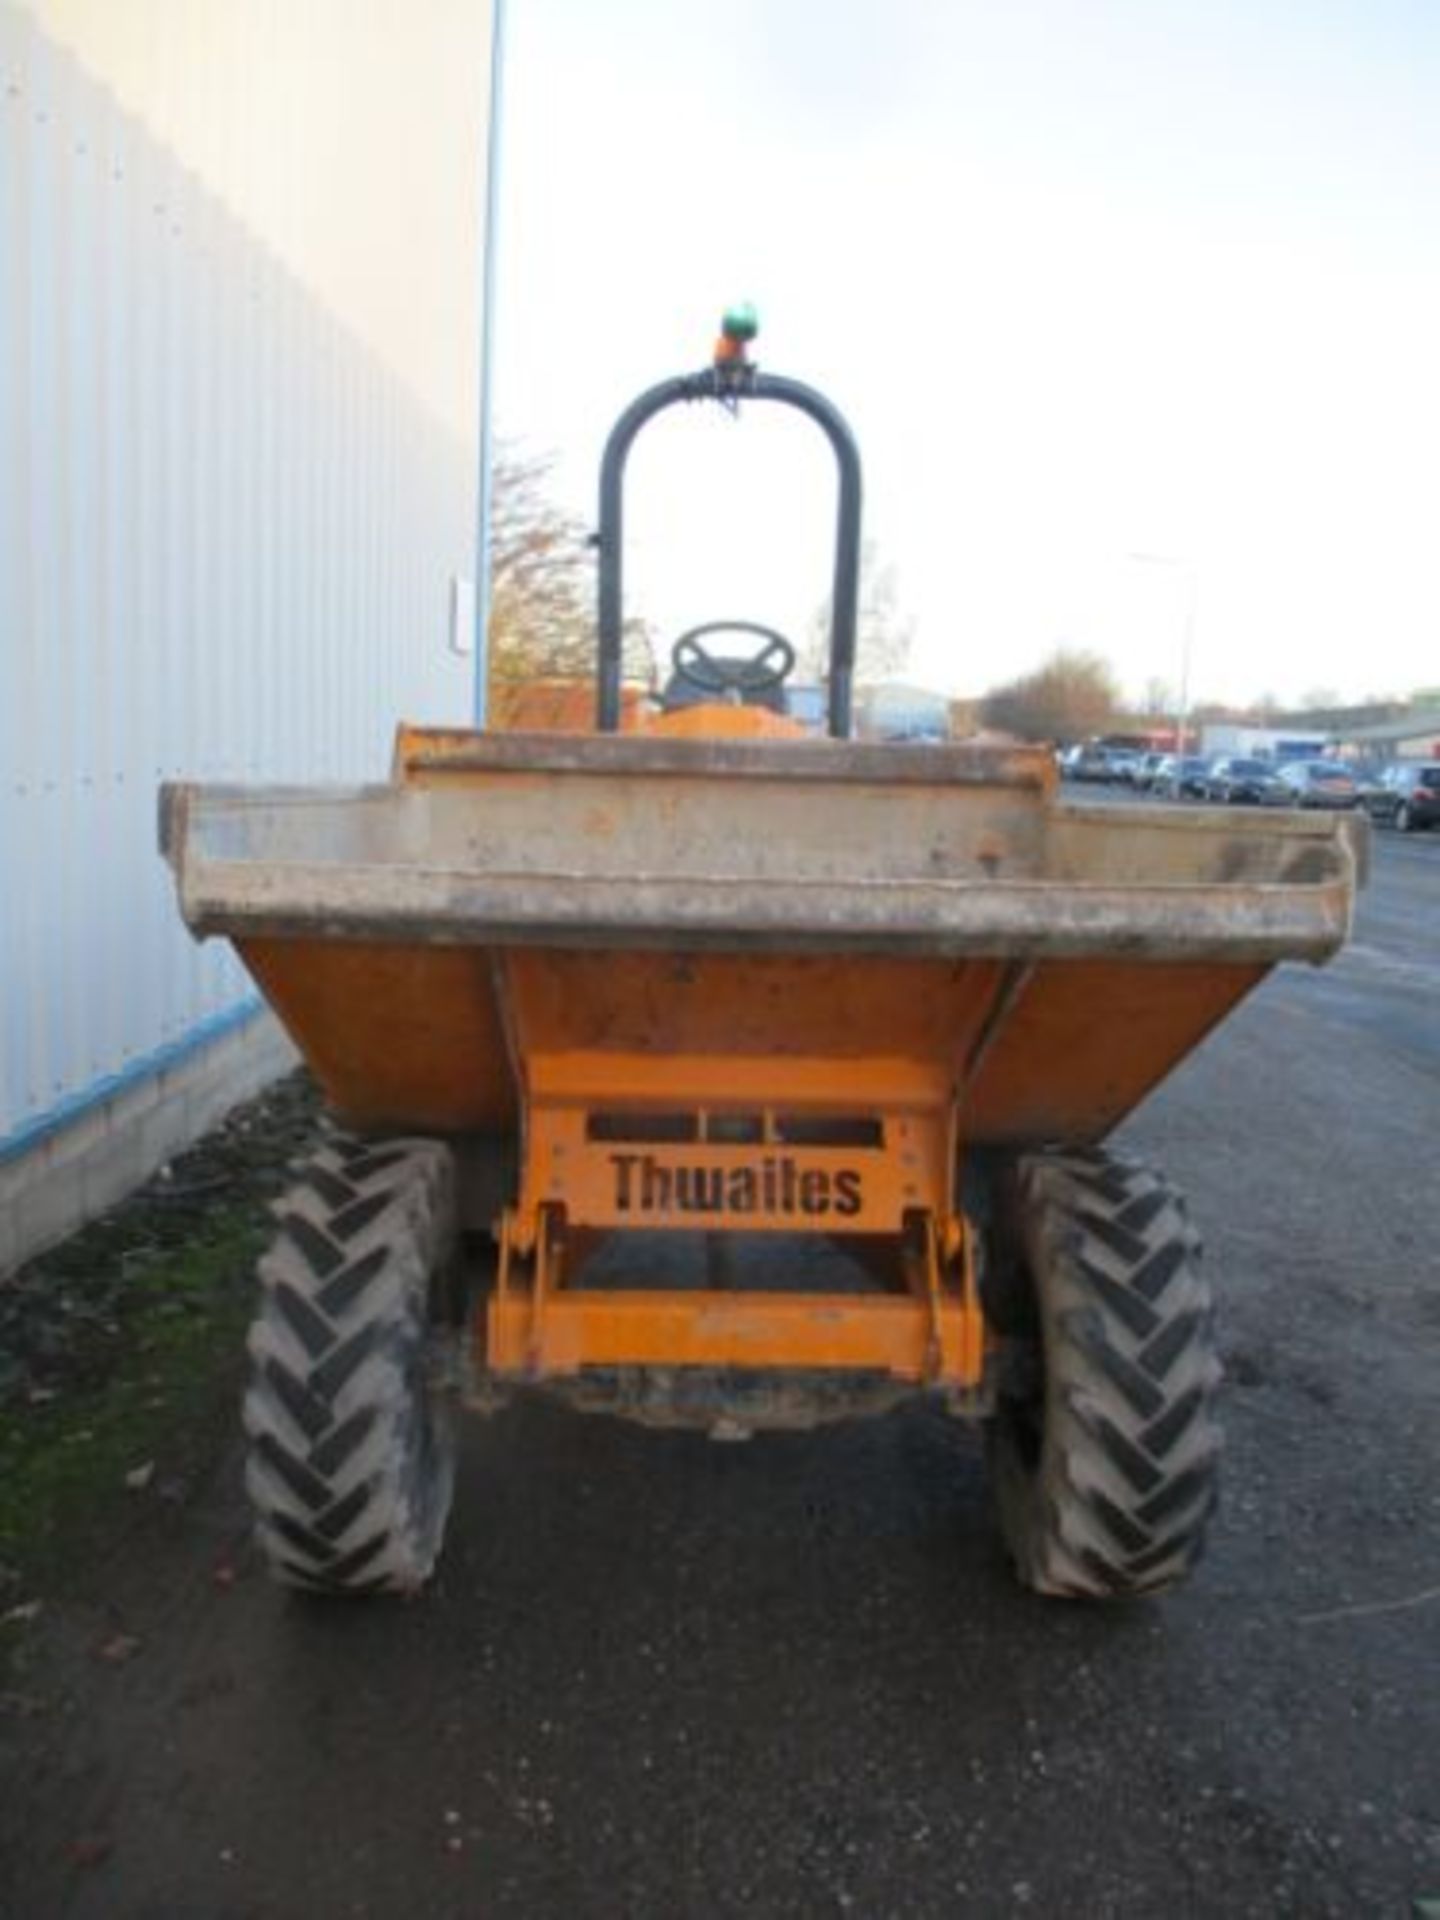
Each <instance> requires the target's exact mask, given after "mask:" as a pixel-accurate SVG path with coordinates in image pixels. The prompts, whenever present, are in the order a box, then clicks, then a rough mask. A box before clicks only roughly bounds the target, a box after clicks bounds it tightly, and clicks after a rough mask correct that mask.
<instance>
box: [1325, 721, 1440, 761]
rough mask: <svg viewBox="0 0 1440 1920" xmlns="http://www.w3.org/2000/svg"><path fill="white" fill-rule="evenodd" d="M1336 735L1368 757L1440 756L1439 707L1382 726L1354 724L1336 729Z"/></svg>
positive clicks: (1377, 758) (1360, 755) (1348, 745)
mask: <svg viewBox="0 0 1440 1920" xmlns="http://www.w3.org/2000/svg"><path fill="white" fill-rule="evenodd" d="M1336 738H1337V740H1340V741H1342V742H1343V744H1344V745H1345V746H1346V747H1348V748H1349V749H1350V750H1351V751H1352V752H1353V753H1355V754H1356V755H1357V756H1358V757H1360V758H1363V759H1366V760H1440V708H1435V709H1431V710H1427V711H1424V712H1417V713H1409V714H1406V715H1405V716H1404V717H1403V718H1402V719H1398V720H1391V721H1389V722H1388V723H1387V724H1386V725H1383V726H1375V727H1353V728H1350V729H1348V730H1346V731H1341V732H1337V734H1336Z"/></svg>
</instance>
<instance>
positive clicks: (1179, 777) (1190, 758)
mask: <svg viewBox="0 0 1440 1920" xmlns="http://www.w3.org/2000/svg"><path fill="white" fill-rule="evenodd" d="M1209 778H1210V762H1209V760H1208V759H1207V758H1206V757H1205V756H1204V755H1203V754H1198V753H1186V754H1171V755H1170V756H1169V758H1168V759H1167V760H1166V762H1165V765H1164V766H1163V767H1162V768H1161V770H1160V772H1159V773H1158V774H1156V776H1155V792H1156V793H1163V794H1165V795H1167V796H1168V797H1169V798H1170V799H1171V800H1203V799H1204V798H1205V782H1206V781H1207V780H1208V779H1209Z"/></svg>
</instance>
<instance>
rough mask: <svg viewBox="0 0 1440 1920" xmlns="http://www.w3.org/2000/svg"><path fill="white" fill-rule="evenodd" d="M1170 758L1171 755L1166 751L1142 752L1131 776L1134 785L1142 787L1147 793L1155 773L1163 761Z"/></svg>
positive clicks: (1153, 781) (1151, 785)
mask: <svg viewBox="0 0 1440 1920" xmlns="http://www.w3.org/2000/svg"><path fill="white" fill-rule="evenodd" d="M1172 758H1173V755H1171V754H1168V753H1142V754H1141V756H1140V764H1139V766H1138V767H1136V769H1135V772H1134V775H1133V776H1132V777H1133V783H1134V785H1135V786H1137V787H1141V788H1143V789H1144V790H1145V791H1146V792H1147V793H1148V792H1149V790H1150V788H1151V787H1153V786H1154V784H1155V776H1156V774H1157V773H1158V772H1159V771H1160V769H1161V767H1162V766H1163V765H1164V764H1165V762H1166V761H1167V760H1169V759H1172Z"/></svg>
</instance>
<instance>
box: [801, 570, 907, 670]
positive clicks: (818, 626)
mask: <svg viewBox="0 0 1440 1920" xmlns="http://www.w3.org/2000/svg"><path fill="white" fill-rule="evenodd" d="M830 606H831V602H830V600H829V598H828V596H827V598H826V599H825V600H824V601H823V602H822V603H821V605H820V606H818V607H817V608H816V609H815V611H814V613H813V614H812V615H811V617H810V630H809V632H808V633H807V634H806V636H805V639H804V640H803V641H802V642H801V645H800V648H799V655H800V666H799V672H800V677H801V678H802V679H805V680H824V679H825V678H826V677H827V676H828V674H829V672H830ZM914 638H915V623H914V621H913V620H911V619H910V618H909V617H908V616H907V615H906V614H904V613H902V612H901V610H900V592H899V587H898V585H897V583H896V577H895V569H894V567H893V566H890V565H887V564H882V563H881V562H880V560H879V558H878V556H877V553H876V549H875V543H874V541H872V540H865V541H863V542H862V543H861V548H860V606H859V618H858V620H857V623H856V635H855V678H856V679H857V680H888V679H890V678H891V677H892V676H894V675H895V674H898V673H902V672H903V671H904V669H905V664H906V662H907V661H908V660H909V658H910V646H911V643H912V641H913V640H914Z"/></svg>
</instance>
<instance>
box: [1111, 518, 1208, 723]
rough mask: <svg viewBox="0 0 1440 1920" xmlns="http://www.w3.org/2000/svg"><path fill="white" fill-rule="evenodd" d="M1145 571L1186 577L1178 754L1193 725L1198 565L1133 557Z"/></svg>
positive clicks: (1174, 558) (1167, 557)
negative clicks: (1169, 571)
mask: <svg viewBox="0 0 1440 1920" xmlns="http://www.w3.org/2000/svg"><path fill="white" fill-rule="evenodd" d="M1125 557H1126V559H1127V560H1134V561H1135V562H1136V563H1137V564H1138V565H1140V566H1142V567H1170V568H1172V569H1174V570H1175V571H1176V572H1178V573H1182V574H1183V575H1184V577H1185V606H1184V612H1183V616H1182V620H1181V627H1180V689H1179V697H1178V698H1177V700H1176V702H1175V751H1176V753H1184V751H1185V730H1186V728H1187V727H1188V726H1189V724H1190V659H1191V655H1192V654H1193V652H1194V649H1195V618H1196V613H1197V610H1198V606H1199V599H1200V582H1199V577H1198V575H1197V574H1196V571H1195V567H1194V564H1193V563H1192V562H1191V561H1189V560H1186V559H1184V558H1183V557H1182V556H1180V555H1179V554H1174V553H1129V554H1127V555H1126V556H1125Z"/></svg>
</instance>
